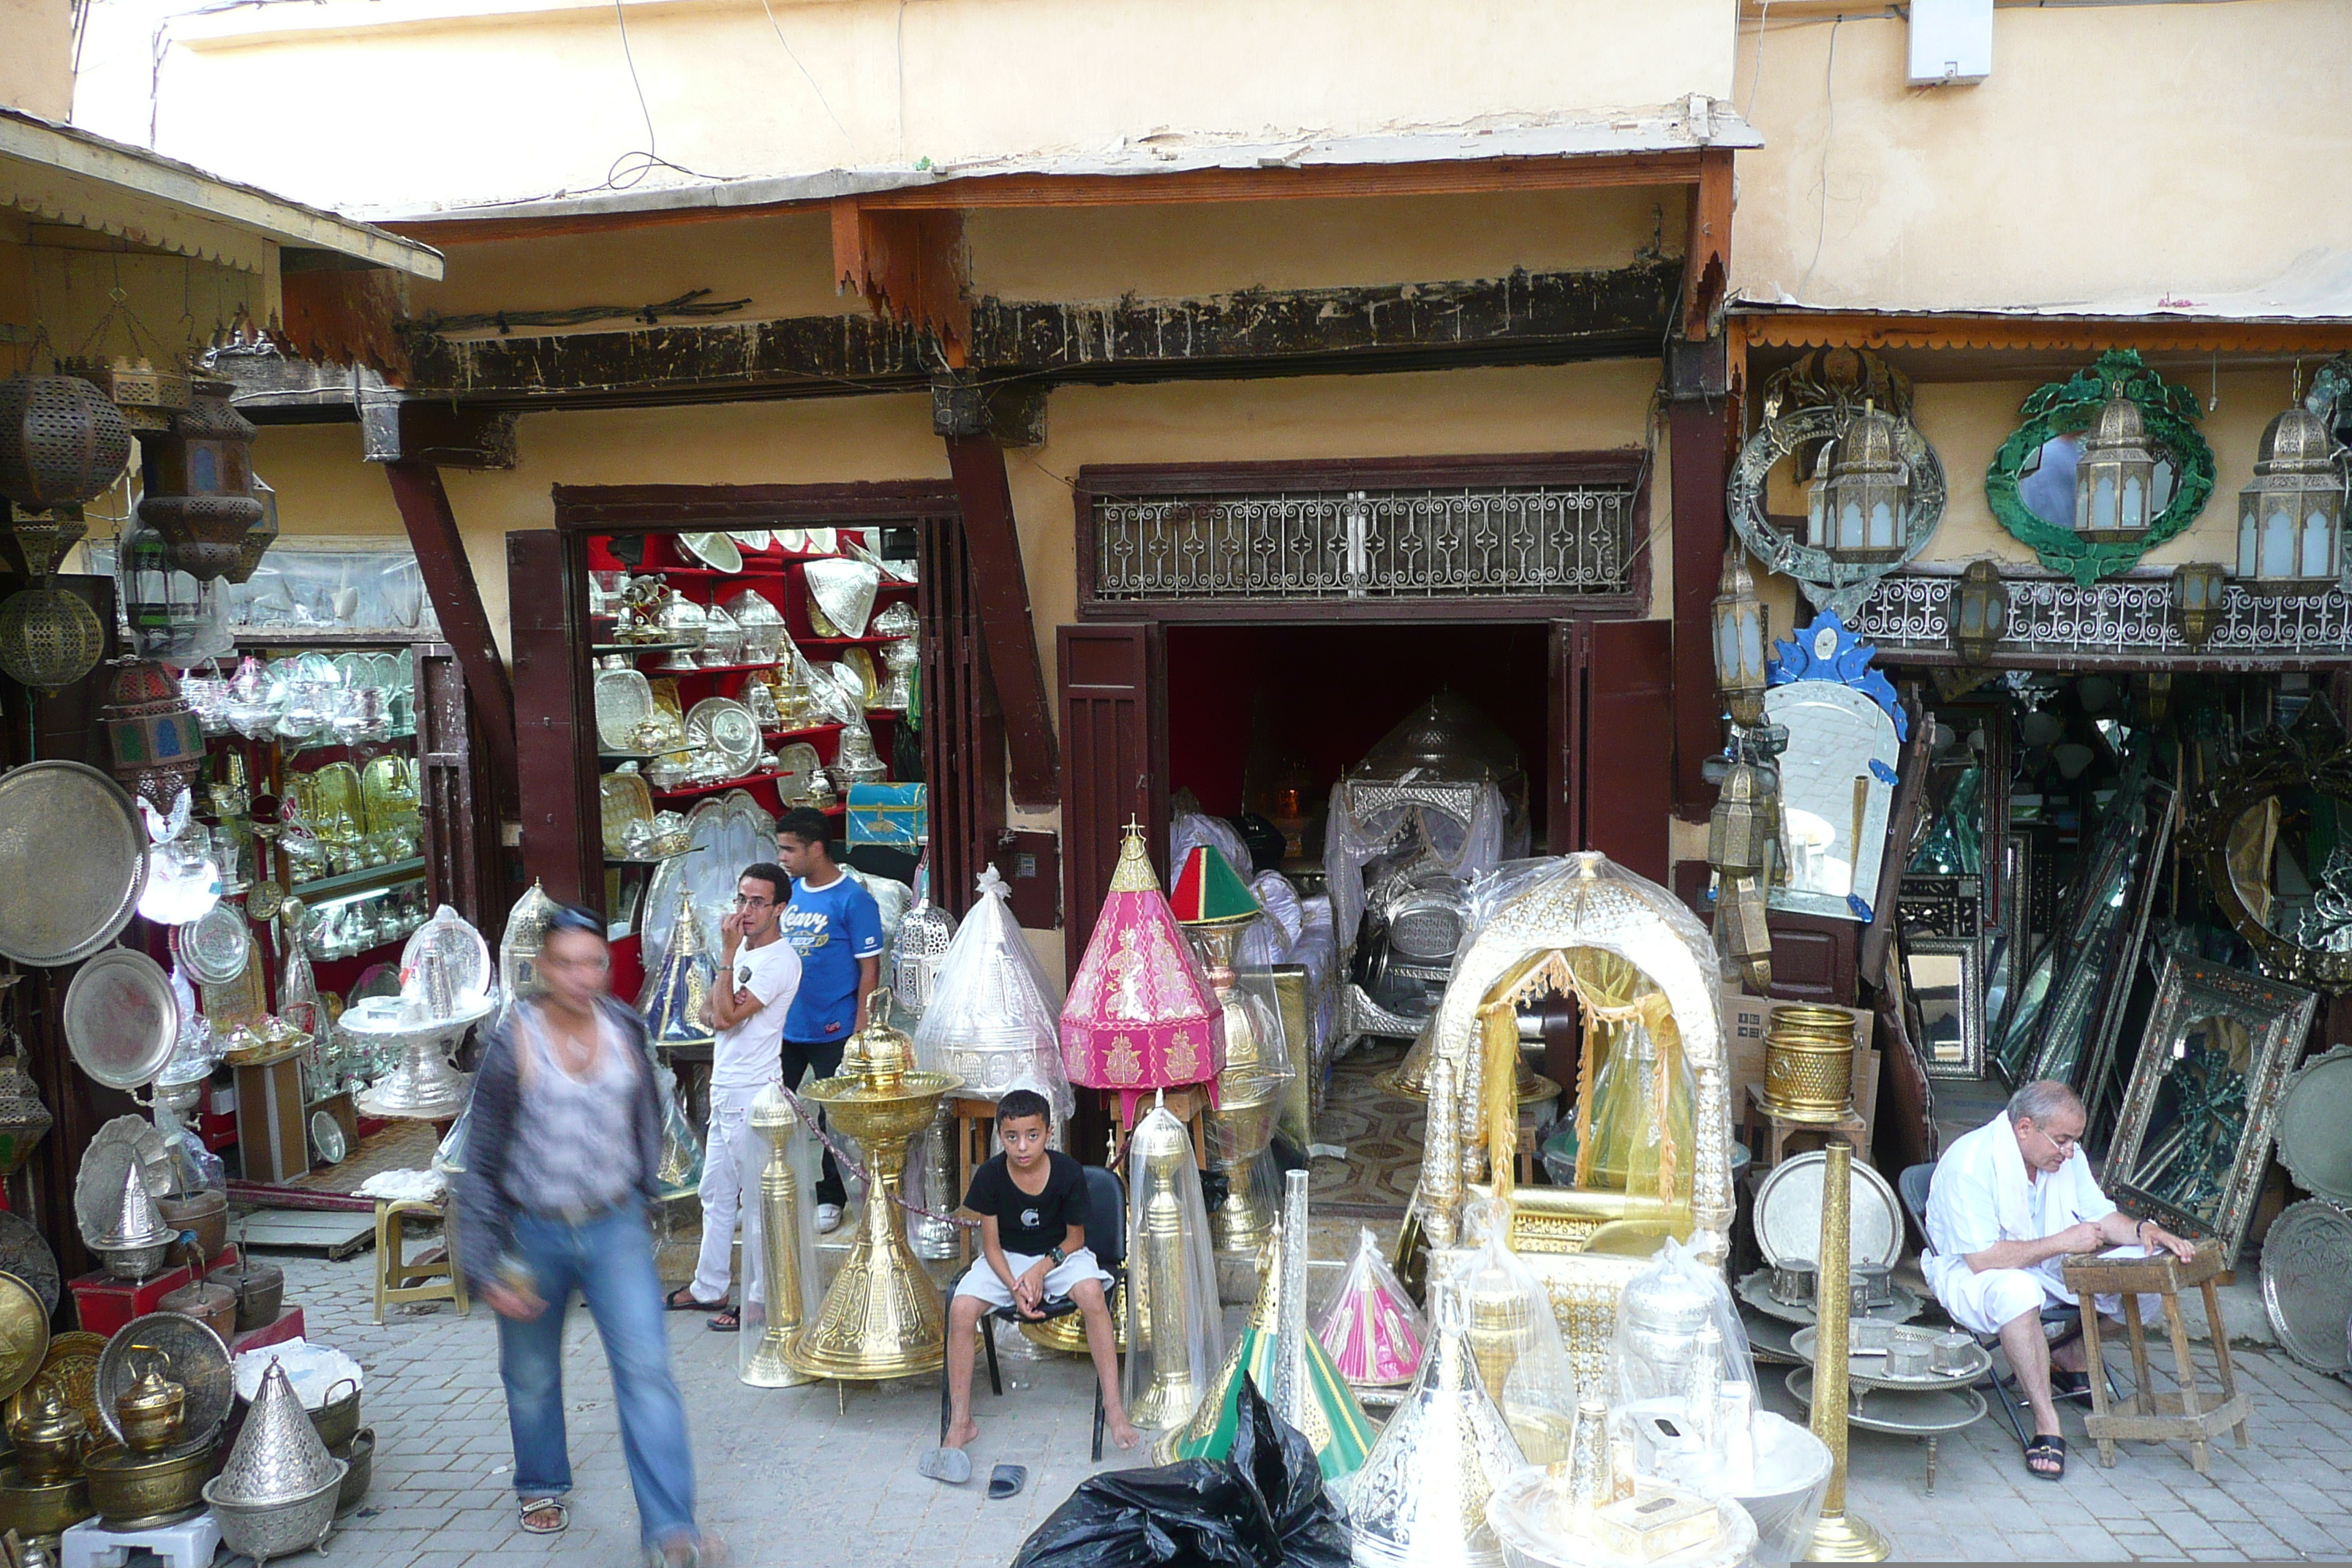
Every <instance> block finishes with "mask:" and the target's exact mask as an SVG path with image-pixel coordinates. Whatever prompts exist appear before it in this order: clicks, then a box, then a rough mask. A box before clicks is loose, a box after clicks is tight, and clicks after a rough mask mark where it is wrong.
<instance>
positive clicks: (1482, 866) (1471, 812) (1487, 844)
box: [1323, 778, 1506, 948]
mask: <svg viewBox="0 0 2352 1568" xmlns="http://www.w3.org/2000/svg"><path fill="white" fill-rule="evenodd" d="M1469 798H1470V805H1469V809H1468V813H1467V816H1466V818H1465V817H1463V816H1455V815H1454V813H1453V812H1452V811H1450V810H1447V809H1444V808H1443V807H1441V806H1439V805H1435V804H1433V803H1431V802H1426V801H1420V800H1414V799H1411V798H1399V797H1398V796H1397V795H1396V794H1395V792H1393V791H1390V790H1377V791H1376V790H1371V789H1368V788H1366V787H1365V786H1364V785H1363V784H1361V783H1360V781H1358V780H1355V779H1352V778H1343V779H1341V780H1340V781H1339V783H1338V784H1334V785H1332V786H1331V814H1330V817H1329V821H1328V826H1326V827H1325V829H1324V836H1323V871H1324V885H1325V886H1326V887H1328V889H1330V892H1331V916H1332V925H1333V927H1334V928H1335V929H1336V930H1337V931H1339V936H1340V941H1341V944H1342V946H1343V947H1348V948H1352V947H1353V946H1354V943H1355V939H1356V930H1357V928H1358V926H1360V924H1361V923H1362V921H1363V918H1364V897H1365V892H1366V889H1365V876H1364V873H1365V870H1366V868H1370V867H1373V866H1374V864H1375V862H1380V863H1382V864H1384V865H1386V866H1387V867H1388V868H1389V874H1390V875H1400V876H1401V875H1402V874H1403V873H1405V872H1406V871H1407V870H1408V869H1410V870H1411V871H1412V872H1414V873H1415V874H1419V873H1423V872H1441V873H1443V874H1444V875H1446V876H1451V877H1458V878H1461V879H1465V880H1468V879H1471V878H1473V877H1475V876H1477V875H1479V874H1480V873H1481V872H1485V871H1488V870H1492V869H1493V868H1494V867H1495V866H1496V864H1497V863H1498V862H1499V861H1500V860H1501V859H1502V858H1503V824H1504V817H1505V816H1506V810H1505V805H1504V801H1503V792H1502V791H1501V790H1499V789H1497V788H1496V786H1495V785H1494V784H1484V783H1482V784H1477V785H1475V790H1474V791H1472V792H1471V793H1470V797H1469Z"/></svg>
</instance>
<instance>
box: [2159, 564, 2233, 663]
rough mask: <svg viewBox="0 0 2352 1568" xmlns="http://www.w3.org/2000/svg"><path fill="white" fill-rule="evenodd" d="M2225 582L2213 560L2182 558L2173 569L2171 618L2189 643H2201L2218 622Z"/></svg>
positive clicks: (2201, 644)
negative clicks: (2187, 559)
mask: <svg viewBox="0 0 2352 1568" xmlns="http://www.w3.org/2000/svg"><path fill="white" fill-rule="evenodd" d="M2226 586H2228V577H2227V575H2226V574H2224V573H2223V572H2222V570H2221V565H2220V563H2216V562H2212V561H2184V562H2182V563H2180V564H2179V565H2178V566H2176V567H2174V568H2173V569H2172V621H2173V625H2175V626H2178V627H2179V628H2180V636H2181V637H2182V639H2183V640H2184V641H2186V642H2187V643H2188V644H2189V646H2190V647H2204V646H2205V639H2206V638H2208V637H2211V636H2212V635H2213V630H2214V628H2215V627H2216V626H2220V625H2221V591H2222V589H2223V588H2225V587H2226Z"/></svg>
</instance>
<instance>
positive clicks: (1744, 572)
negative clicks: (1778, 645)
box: [1714, 540, 1772, 730]
mask: <svg viewBox="0 0 2352 1568" xmlns="http://www.w3.org/2000/svg"><path fill="white" fill-rule="evenodd" d="M1714 615H1715V694H1716V697H1717V699H1718V700H1720V701H1721V702H1722V704H1723V708H1724V711H1726V712H1727V713H1729V714H1730V715H1731V721H1732V722H1733V723H1735V724H1737V725H1738V726H1739V727H1740V728H1741V729H1743V730H1753V729H1755V728H1756V727H1757V726H1758V725H1759V724H1761V723H1763V722H1764V650H1765V649H1766V648H1768V647H1770V646H1771V642H1772V620H1771V616H1770V613H1769V611H1767V610H1766V609H1765V608H1764V605H1763V604H1762V603H1761V602H1760V601H1759V599H1758V598H1757V597H1756V577H1755V574H1753V573H1751V572H1749V571H1748V552H1746V551H1745V550H1743V549H1741V548H1740V546H1739V542H1738V541H1737V540H1734V541H1733V542H1732V544H1731V547H1730V548H1729V549H1728V550H1726V551H1725V552H1723V585H1722V588H1721V589H1720V591H1718V592H1717V595H1715V609H1714Z"/></svg>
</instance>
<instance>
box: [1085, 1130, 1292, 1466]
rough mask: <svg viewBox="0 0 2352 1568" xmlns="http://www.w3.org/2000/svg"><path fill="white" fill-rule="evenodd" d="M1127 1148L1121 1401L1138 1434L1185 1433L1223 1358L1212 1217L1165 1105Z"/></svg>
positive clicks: (1184, 1134) (1183, 1135) (1187, 1137)
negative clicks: (1181, 1429) (1176, 1430)
mask: <svg viewBox="0 0 2352 1568" xmlns="http://www.w3.org/2000/svg"><path fill="white" fill-rule="evenodd" d="M1127 1147H1128V1156H1127V1176H1128V1180H1127V1236H1128V1243H1127V1253H1128V1261H1127V1364H1126V1367H1125V1369H1124V1370H1123V1372H1122V1373H1121V1374H1120V1392H1121V1394H1122V1395H1123V1396H1124V1398H1125V1400H1126V1403H1127V1414H1128V1418H1129V1420H1131V1421H1133V1422H1134V1423H1135V1425H1136V1426H1139V1427H1143V1428H1147V1429H1154V1428H1162V1427H1173V1426H1181V1425H1183V1423H1184V1422H1185V1421H1186V1420H1187V1419H1189V1418H1190V1417H1191V1415H1192V1410H1193V1407H1194V1406H1195V1405H1199V1404H1200V1402H1201V1399H1202V1395H1203V1394H1206V1393H1207V1392H1208V1388H1209V1384H1210V1380H1211V1379H1213V1377H1215V1376H1216V1374H1217V1370H1218V1368H1219V1367H1221V1366H1222V1365H1223V1363H1224V1359H1225V1331H1224V1316H1223V1308H1221V1307H1220V1306H1219V1305H1218V1302H1217V1258H1216V1252H1215V1249H1214V1247H1213V1243H1212V1241H1211V1239H1210V1235H1209V1211H1208V1206H1207V1205H1206V1204H1205V1203H1203V1202H1202V1197H1201V1173H1200V1170H1199V1168H1198V1167H1197V1166H1196V1165H1194V1164H1193V1163H1192V1134H1191V1133H1190V1132H1188V1131H1186V1130H1185V1127H1184V1123H1183V1122H1181V1121H1178V1120H1177V1118H1176V1114H1175V1113H1174V1112H1173V1111H1171V1110H1169V1109H1168V1108H1167V1107H1166V1105H1164V1104H1160V1105H1155V1106H1154V1107H1153V1108H1152V1110H1151V1111H1150V1114H1148V1115H1147V1116H1145V1117H1144V1119H1143V1120H1142V1121H1140V1122H1139V1123H1138V1124H1137V1126H1136V1129H1135V1132H1134V1135H1133V1136H1132V1137H1130V1138H1129V1140H1128V1145H1127ZM1312 1462H1313V1461H1312V1457H1311V1456H1310V1458H1309V1463H1310V1464H1311V1463H1312Z"/></svg>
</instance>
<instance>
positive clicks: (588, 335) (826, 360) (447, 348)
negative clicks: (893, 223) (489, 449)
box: [408, 315, 928, 397]
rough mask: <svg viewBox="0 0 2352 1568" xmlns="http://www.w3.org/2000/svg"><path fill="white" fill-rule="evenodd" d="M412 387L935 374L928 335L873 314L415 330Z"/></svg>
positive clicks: (454, 390) (701, 384)
mask: <svg viewBox="0 0 2352 1568" xmlns="http://www.w3.org/2000/svg"><path fill="white" fill-rule="evenodd" d="M408 342H409V355H410V359H411V361H412V363H413V365H414V370H413V374H412V376H411V379H410V382H409V389H410V390H411V391H412V392H419V393H435V394H448V395H455V396H459V397H464V396H467V395H499V396H515V395H523V396H530V395H560V394H568V393H581V392H596V391H605V390H614V389H619V388H628V389H631V390H643V391H646V392H660V391H665V390H671V389H679V388H689V387H692V388H708V387H712V386H720V385H727V384H791V383H793V382H794V381H803V380H811V379H814V380H835V379H839V380H848V381H853V382H855V381H865V380H869V379H882V378H901V377H907V376H924V375H927V374H928V370H927V368H926V366H927V361H926V359H925V353H926V340H925V338H924V337H923V335H922V334H921V333H919V332H918V331H915V330H914V329H913V328H911V327H907V326H901V325H898V324H896V323H893V322H890V321H882V320H880V319H878V318H877V317H873V316H848V315H844V316H795V317H790V318H787V319H784V320H782V321H740V322H735V321H730V322H727V323H724V324H697V325H692V326H675V327H655V328H650V329H646V330H643V331H614V332H565V333H557V334H549V335H545V336H539V337H525V336H522V335H520V334H517V335H515V336H511V337H496V338H478V339H477V338H469V339H463V340H456V341H453V340H450V339H446V338H442V337H438V336H436V335H435V334H433V333H430V332H425V331H411V332H410V333H409V334H408Z"/></svg>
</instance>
